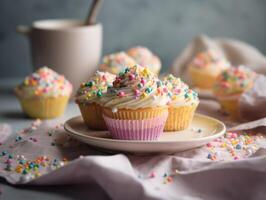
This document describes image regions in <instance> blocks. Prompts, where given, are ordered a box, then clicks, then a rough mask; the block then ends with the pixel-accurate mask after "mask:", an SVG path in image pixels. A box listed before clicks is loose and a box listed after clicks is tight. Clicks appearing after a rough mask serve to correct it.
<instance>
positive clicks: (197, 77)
mask: <svg viewBox="0 0 266 200" xmlns="http://www.w3.org/2000/svg"><path fill="white" fill-rule="evenodd" d="M229 67H230V63H229V62H228V61H227V60H226V59H225V58H223V57H222V56H220V55H219V54H218V53H217V52H216V51H214V50H213V49H212V50H207V51H203V52H200V53H198V54H197V55H196V56H195V58H194V59H193V60H192V62H191V63H190V64H189V66H188V73H189V76H190V79H191V82H192V83H193V85H194V86H195V87H198V88H200V89H211V88H212V86H213V84H214V82H215V80H216V78H217V76H219V74H220V73H221V72H222V71H223V70H225V69H228V68H229Z"/></svg>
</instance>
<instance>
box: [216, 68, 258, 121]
mask: <svg viewBox="0 0 266 200" xmlns="http://www.w3.org/2000/svg"><path fill="white" fill-rule="evenodd" d="M255 77H256V73H255V72H254V71H252V70H250V69H249V68H247V67H245V66H238V67H232V68H229V69H227V70H225V71H223V72H222V73H221V74H220V75H219V76H218V78H217V80H216V82H215V84H214V86H213V94H214V95H215V96H216V98H217V100H218V101H219V102H220V104H221V106H222V109H223V110H224V111H225V112H226V113H228V114H229V115H230V117H231V118H232V119H235V120H238V119H239V106H238V102H239V98H240V96H241V94H243V93H244V92H246V91H247V90H249V89H250V88H251V87H252V86H253V83H254V79H255Z"/></svg>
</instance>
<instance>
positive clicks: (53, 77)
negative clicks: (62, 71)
mask: <svg viewBox="0 0 266 200" xmlns="http://www.w3.org/2000/svg"><path fill="white" fill-rule="evenodd" d="M71 92H72V85H71V83H70V82H69V81H68V80H66V79H65V77H64V76H62V75H59V74H57V73H56V72H55V71H53V70H51V69H49V68H48V67H42V68H40V69H38V70H37V71H36V72H34V73H33V74H31V75H29V76H27V77H26V78H25V79H24V81H23V83H21V84H20V85H18V86H17V87H16V88H15V93H16V96H17V97H18V99H19V101H20V104H21V107H22V109H23V111H24V112H25V113H26V114H27V115H28V116H29V117H32V118H40V119H49V118H55V117H58V116H60V115H62V114H63V113H64V110H65V107H66V105H67V103H68V99H69V97H70V95H71Z"/></svg>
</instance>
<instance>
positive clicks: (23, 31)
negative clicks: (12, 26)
mask: <svg viewBox="0 0 266 200" xmlns="http://www.w3.org/2000/svg"><path fill="white" fill-rule="evenodd" d="M16 30H17V33H20V34H22V35H25V36H29V34H30V33H31V30H32V28H31V27H29V26H26V25H18V26H17V28H16Z"/></svg>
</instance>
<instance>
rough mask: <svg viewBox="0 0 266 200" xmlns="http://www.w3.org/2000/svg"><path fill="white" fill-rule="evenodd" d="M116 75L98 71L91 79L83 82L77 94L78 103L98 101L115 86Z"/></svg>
mask: <svg viewBox="0 0 266 200" xmlns="http://www.w3.org/2000/svg"><path fill="white" fill-rule="evenodd" d="M114 80H115V75H113V74H110V73H108V72H100V71H97V72H96V73H95V74H94V76H93V77H91V78H90V80H89V81H87V82H85V83H82V84H81V85H80V88H79V89H78V91H77V94H76V102H77V103H92V102H95V103H98V100H99V99H100V98H101V97H102V96H103V94H104V93H106V92H107V89H108V88H110V87H113V81H114Z"/></svg>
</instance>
